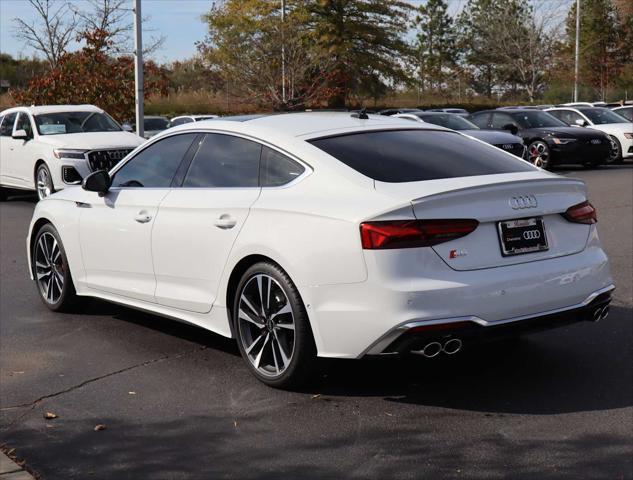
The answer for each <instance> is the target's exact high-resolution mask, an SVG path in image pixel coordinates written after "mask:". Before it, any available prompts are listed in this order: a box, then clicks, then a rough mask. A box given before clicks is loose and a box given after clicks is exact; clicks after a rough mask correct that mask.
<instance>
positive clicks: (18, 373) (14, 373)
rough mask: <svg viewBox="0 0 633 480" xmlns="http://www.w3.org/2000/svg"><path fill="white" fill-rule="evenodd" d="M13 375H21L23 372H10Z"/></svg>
mask: <svg viewBox="0 0 633 480" xmlns="http://www.w3.org/2000/svg"><path fill="white" fill-rule="evenodd" d="M11 373H12V374H13V375H21V374H22V373H24V370H20V371H16V372H11Z"/></svg>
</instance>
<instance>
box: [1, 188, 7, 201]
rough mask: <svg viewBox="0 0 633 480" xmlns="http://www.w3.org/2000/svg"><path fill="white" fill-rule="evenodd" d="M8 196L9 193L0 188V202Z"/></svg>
mask: <svg viewBox="0 0 633 480" xmlns="http://www.w3.org/2000/svg"><path fill="white" fill-rule="evenodd" d="M8 196H9V191H8V190H7V189H6V188H4V187H0V202H4V201H5V200H6V199H7V197H8Z"/></svg>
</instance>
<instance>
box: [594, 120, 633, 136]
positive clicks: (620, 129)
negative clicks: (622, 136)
mask: <svg viewBox="0 0 633 480" xmlns="http://www.w3.org/2000/svg"><path fill="white" fill-rule="evenodd" d="M587 128H593V129H595V130H600V131H601V132H605V133H611V134H617V133H631V132H633V123H632V122H626V123H606V124H603V125H590V126H589V127H587Z"/></svg>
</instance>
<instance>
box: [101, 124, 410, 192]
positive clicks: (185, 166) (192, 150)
mask: <svg viewBox="0 0 633 480" xmlns="http://www.w3.org/2000/svg"><path fill="white" fill-rule="evenodd" d="M193 123H194V124H195V123H197V122H193ZM409 130H415V129H409ZM187 133H196V134H198V136H197V137H196V138H194V140H193V142H192V143H191V145H190V147H189V149H188V150H187V153H186V154H185V155H184V156H183V158H182V161H181V162H180V165H179V166H178V168H177V169H176V173H175V174H174V177H173V178H172V182H171V185H170V186H169V187H161V188H160V189H164V188H169V189H174V188H177V189H180V190H228V189H231V190H238V189H239V190H242V189H244V190H246V189H247V190H252V189H254V188H261V189H266V190H279V189H282V188H290V187H291V186H293V185H296V184H297V183H299V182H300V181H303V179H304V178H306V177H307V176H309V175H311V174H312V172H314V169H313V168H312V166H311V165H310V164H308V163H306V162H305V161H304V160H301V159H299V158H298V157H297V156H296V155H293V154H292V153H290V152H288V151H286V150H284V149H283V148H281V147H278V146H277V145H273V144H271V143H269V142H266V141H264V140H261V139H259V138H257V137H253V136H251V135H248V134H245V133H241V132H232V131H228V130H218V129H213V130H208V129H203V128H196V129H191V130H181V131H178V132H170V133H169V134H166V135H161V136H160V138H155V137H154V138H153V139H152V140H150V141H148V142H147V143H146V144H143V146H142V148H141V149H139V150H137V151H136V152H135V153H134V156H133V157H130V158H128V159H127V160H126V161H125V162H119V164H118V165H116V166H115V167H114V169H113V170H112V171H111V173H110V176H111V177H113V178H114V176H115V175H116V173H117V172H118V171H119V170H120V169H121V168H123V166H124V165H127V164H128V163H129V162H131V161H132V159H134V158H136V156H137V155H139V154H140V153H141V152H143V151H144V150H145V149H147V148H149V147H151V146H152V145H154V144H155V143H157V142H159V141H161V140H164V139H166V138H168V137H173V136H175V135H183V134H187ZM208 133H218V134H222V135H231V136H234V137H238V138H243V139H245V140H250V141H252V142H256V143H258V144H260V145H261V146H264V147H268V148H270V149H271V150H275V151H277V152H279V153H281V154H282V155H285V156H287V157H288V158H290V159H291V160H292V161H294V162H297V163H298V164H299V165H301V166H302V167H303V168H304V171H303V173H302V174H301V175H299V176H298V177H297V178H294V179H292V180H291V181H290V182H288V183H284V184H283V185H278V186H275V187H262V186H257V187H183V186H182V185H183V183H184V181H185V176H186V174H187V171H188V170H189V166H190V165H191V162H192V161H193V158H194V156H195V154H196V153H197V152H198V148H199V147H200V145H201V143H202V140H203V138H204V135H205V134H208ZM335 136H336V135H335ZM260 162H261V153H260ZM179 174H181V175H182V177H180V176H179ZM128 188H135V189H138V190H141V189H145V190H152V189H153V190H157V189H158V188H153V187H112V189H113V190H120V189H128Z"/></svg>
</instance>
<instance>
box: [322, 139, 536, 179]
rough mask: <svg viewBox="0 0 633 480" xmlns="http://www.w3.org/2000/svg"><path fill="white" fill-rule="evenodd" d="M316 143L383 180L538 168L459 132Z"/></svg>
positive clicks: (369, 174)
mask: <svg viewBox="0 0 633 480" xmlns="http://www.w3.org/2000/svg"><path fill="white" fill-rule="evenodd" d="M310 143H311V144H312V145H314V146H316V147H318V148H320V149H321V150H323V151H324V152H326V153H329V154H330V155H332V156H333V157H335V158H337V159H338V160H340V161H341V162H343V163H344V164H346V165H348V166H350V167H352V168H353V169H354V170H356V171H358V172H360V173H362V174H363V175H365V176H367V177H370V178H373V179H374V180H379V181H381V182H394V183H400V182H418V181H422V180H436V179H439V178H455V177H470V176H475V175H493V174H497V173H515V172H529V171H533V170H534V167H532V166H531V165H530V164H529V163H527V162H526V161H524V160H521V159H519V158H517V157H514V156H512V155H510V154H507V153H505V152H503V151H501V150H499V149H498V148H496V147H493V146H489V145H486V144H484V143H481V142H478V141H476V140H472V139H469V138H467V137H465V136H463V135H460V134H459V133H456V132H444V131H434V130H383V131H375V132H361V133H353V134H347V135H339V136H333V137H324V138H317V139H314V140H310Z"/></svg>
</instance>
